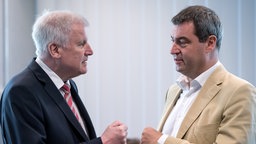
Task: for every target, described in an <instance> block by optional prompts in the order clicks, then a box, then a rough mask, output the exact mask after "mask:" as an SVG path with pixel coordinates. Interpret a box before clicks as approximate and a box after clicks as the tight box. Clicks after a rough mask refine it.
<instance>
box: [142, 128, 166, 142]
mask: <svg viewBox="0 0 256 144" xmlns="http://www.w3.org/2000/svg"><path fill="white" fill-rule="evenodd" d="M161 136H162V133H161V132H159V131H157V130H155V129H153V128H151V127H147V128H145V129H144V130H143V132H142V135H141V144H157V141H158V139H159V138H160V137H161Z"/></svg>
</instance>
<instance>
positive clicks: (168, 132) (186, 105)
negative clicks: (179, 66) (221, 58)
mask: <svg viewBox="0 0 256 144" xmlns="http://www.w3.org/2000/svg"><path fill="white" fill-rule="evenodd" d="M218 65H220V62H217V63H216V64H215V65H213V66H212V67H211V68H209V69H208V70H206V71H205V72H203V73H202V74H200V75H199V76H198V77H197V78H195V79H194V80H192V81H191V82H189V81H188V79H187V77H186V76H184V75H182V76H180V77H179V78H178V80H177V81H176V82H177V84H178V85H179V87H180V88H181V89H182V93H181V94H180V97H179V99H178V101H177V103H176V105H175V106H174V108H173V109H172V111H171V113H170V114H169V116H168V118H167V120H166V122H165V124H164V127H163V130H162V133H163V135H162V136H161V137H160V138H159V139H158V143H159V144H164V142H165V140H166V139H167V137H168V136H172V137H176V135H177V133H178V131H179V128H180V126H181V124H182V122H183V119H184V118H185V116H186V114H187V112H188V110H189V109H190V107H191V105H192V104H193V102H194V100H195V99H196V97H197V95H198V93H199V91H200V89H201V87H202V86H203V85H204V83H205V81H206V80H207V79H208V77H209V76H210V75H211V74H212V72H213V71H214V70H215V69H216V67H217V66H218Z"/></svg>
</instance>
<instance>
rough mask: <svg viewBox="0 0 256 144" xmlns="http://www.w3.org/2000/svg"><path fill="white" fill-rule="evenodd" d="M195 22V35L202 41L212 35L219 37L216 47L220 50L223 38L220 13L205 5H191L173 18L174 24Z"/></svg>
mask: <svg viewBox="0 0 256 144" xmlns="http://www.w3.org/2000/svg"><path fill="white" fill-rule="evenodd" d="M184 22H193V24H194V26H195V35H196V36H197V37H198V39H199V41H200V42H205V41H206V40H207V38H208V37H209V36H210V35H215V36H216V37H217V42H216V47H217V49H218V50H219V49H220V46H221V40H222V25H221V22H220V19H219V17H218V15H217V14H216V13H215V12H214V11H213V10H211V9H209V8H207V7H205V6H189V7H187V8H185V9H183V10H182V11H180V12H179V13H178V14H177V15H176V16H174V17H173V18H172V23H173V24H174V25H179V24H182V23H184Z"/></svg>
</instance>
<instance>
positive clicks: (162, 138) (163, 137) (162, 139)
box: [157, 134, 168, 144]
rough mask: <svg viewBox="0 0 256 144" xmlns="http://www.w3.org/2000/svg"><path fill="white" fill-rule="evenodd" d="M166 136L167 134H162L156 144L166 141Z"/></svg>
mask: <svg viewBox="0 0 256 144" xmlns="http://www.w3.org/2000/svg"><path fill="white" fill-rule="evenodd" d="M167 137H168V135H167V134H163V135H162V136H161V137H160V138H159V139H158V140H157V143H158V144H164V142H165V140H166V139H167Z"/></svg>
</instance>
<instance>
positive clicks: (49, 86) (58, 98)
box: [29, 61, 88, 139]
mask: <svg viewBox="0 0 256 144" xmlns="http://www.w3.org/2000/svg"><path fill="white" fill-rule="evenodd" d="M29 68H30V69H31V70H32V71H33V72H34V74H35V76H36V77H37V79H38V80H39V81H40V82H41V83H42V85H43V86H44V89H45V91H46V92H47V94H48V96H49V97H50V98H51V99H52V100H53V101H54V103H55V104H56V105H57V106H58V107H59V108H60V110H61V111H62V112H63V114H64V115H65V117H66V118H67V120H68V121H70V123H71V124H72V126H73V127H74V130H76V131H77V132H78V133H79V134H80V135H81V137H83V138H84V139H88V137H87V136H86V134H85V132H84V131H83V128H82V126H81V125H80V124H79V122H78V121H77V119H76V117H75V116H74V114H73V113H72V111H71V109H70V108H69V106H68V105H67V103H66V101H65V100H64V98H63V96H62V95H61V94H60V92H59V90H58V89H57V88H56V86H55V85H54V83H53V82H52V81H51V79H50V78H49V76H48V75H47V74H46V73H45V72H44V71H43V69H42V68H41V67H40V66H39V65H38V64H37V63H36V62H35V61H32V62H31V64H30V65H29Z"/></svg>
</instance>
